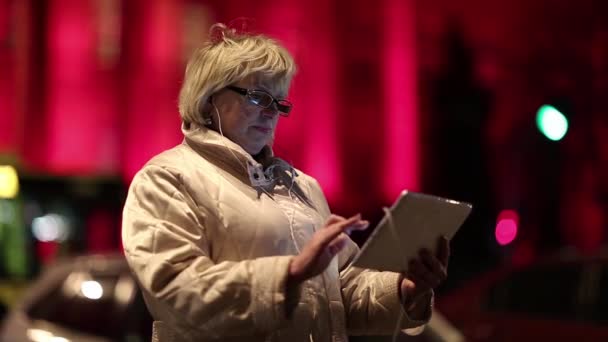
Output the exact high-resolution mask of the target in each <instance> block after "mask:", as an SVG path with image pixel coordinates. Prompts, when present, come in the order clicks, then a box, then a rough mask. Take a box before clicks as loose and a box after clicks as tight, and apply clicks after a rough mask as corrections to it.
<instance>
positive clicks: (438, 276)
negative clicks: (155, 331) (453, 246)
mask: <svg viewBox="0 0 608 342" xmlns="http://www.w3.org/2000/svg"><path fill="white" fill-rule="evenodd" d="M449 258H450V245H449V242H448V240H447V239H446V238H444V237H440V238H439V239H438V241H437V252H436V253H435V254H434V255H433V253H431V252H430V251H429V250H428V249H426V248H423V249H421V250H420V252H419V253H418V258H416V259H412V260H410V262H409V265H408V266H409V269H408V272H407V274H405V275H404V276H405V277H404V278H403V280H402V281H401V296H402V297H401V298H405V302H404V304H405V307H406V309H407V308H410V307H412V306H413V305H414V304H415V303H416V300H417V299H419V298H421V296H423V295H424V294H427V293H428V292H429V291H430V290H431V289H435V288H437V287H438V286H439V285H440V284H441V283H442V282H443V281H444V280H445V279H446V278H447V276H448V260H449Z"/></svg>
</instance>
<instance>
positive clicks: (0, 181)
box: [0, 165, 19, 198]
mask: <svg viewBox="0 0 608 342" xmlns="http://www.w3.org/2000/svg"><path fill="white" fill-rule="evenodd" d="M17 193H19V177H18V176H17V170H15V168H14V167H12V166H10V165H2V166H0V198H15V197H17Z"/></svg>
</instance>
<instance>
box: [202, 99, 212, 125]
mask: <svg viewBox="0 0 608 342" xmlns="http://www.w3.org/2000/svg"><path fill="white" fill-rule="evenodd" d="M212 101H213V100H212V96H209V98H208V99H207V101H204V102H201V104H200V113H201V116H202V117H203V124H205V125H211V124H212V123H213V122H212V121H211V116H212V114H211V111H212V109H213V102H212Z"/></svg>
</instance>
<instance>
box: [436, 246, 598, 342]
mask: <svg viewBox="0 0 608 342" xmlns="http://www.w3.org/2000/svg"><path fill="white" fill-rule="evenodd" d="M437 306H438V308H439V309H440V310H441V311H442V313H443V314H445V316H446V317H447V318H448V319H449V320H450V322H452V324H454V325H455V326H456V327H457V328H458V329H460V331H462V332H463V333H464V335H465V337H466V338H467V340H468V341H493V342H497V341H498V342H499V341H608V256H597V257H568V258H563V257H561V258H554V259H552V260H548V261H541V262H536V263H534V264H531V265H528V266H519V267H517V266H513V267H505V268H503V269H501V270H498V271H496V272H492V273H490V274H488V275H486V276H483V277H481V278H480V279H477V280H475V281H472V282H471V283H469V284H467V285H464V286H462V287H461V289H460V290H457V291H454V292H452V293H450V294H448V295H447V296H443V297H442V298H439V300H438V305H437Z"/></svg>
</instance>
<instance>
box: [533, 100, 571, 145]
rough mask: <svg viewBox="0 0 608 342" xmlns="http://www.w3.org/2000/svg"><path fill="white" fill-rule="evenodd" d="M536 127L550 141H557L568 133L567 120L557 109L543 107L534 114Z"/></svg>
mask: <svg viewBox="0 0 608 342" xmlns="http://www.w3.org/2000/svg"><path fill="white" fill-rule="evenodd" d="M536 126H538V129H539V130H540V131H541V132H542V133H543V134H544V135H545V136H546V137H547V138H548V139H550V140H553V141H559V140H561V139H562V138H563V137H564V136H565V135H566V133H568V119H566V116H565V115H564V114H562V113H561V112H560V111H559V110H557V108H555V107H553V106H551V105H543V106H541V107H540V108H539V109H538V112H537V113H536Z"/></svg>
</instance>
